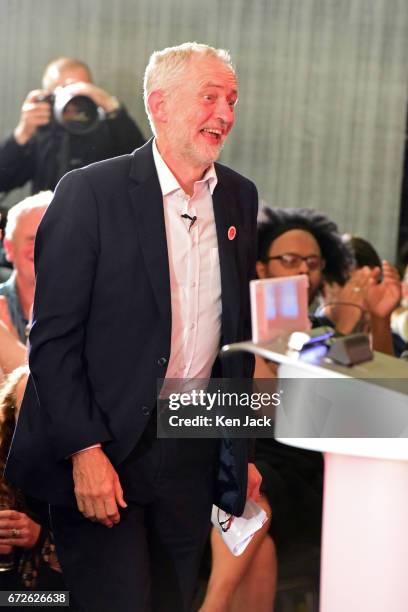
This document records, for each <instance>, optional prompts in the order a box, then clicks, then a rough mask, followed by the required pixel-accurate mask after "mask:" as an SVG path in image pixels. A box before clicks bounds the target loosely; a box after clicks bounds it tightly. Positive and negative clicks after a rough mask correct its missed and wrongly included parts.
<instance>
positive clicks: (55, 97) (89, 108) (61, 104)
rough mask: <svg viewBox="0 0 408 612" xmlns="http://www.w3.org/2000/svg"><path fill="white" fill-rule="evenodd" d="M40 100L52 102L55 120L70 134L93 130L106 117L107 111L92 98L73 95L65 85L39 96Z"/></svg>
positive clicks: (86, 132)
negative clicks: (46, 94) (48, 93)
mask: <svg viewBox="0 0 408 612" xmlns="http://www.w3.org/2000/svg"><path fill="white" fill-rule="evenodd" d="M39 101H40V102H48V103H49V104H50V106H51V108H52V112H53V117H54V119H55V121H57V122H58V123H60V124H61V125H62V126H63V127H64V128H65V129H66V130H67V132H69V133H70V134H75V135H79V136H80V135H82V134H88V133H89V132H93V131H94V130H95V129H96V128H97V126H98V124H99V122H100V121H101V120H103V119H104V118H105V111H104V110H103V109H102V108H101V107H99V106H97V105H96V104H95V102H94V101H93V100H92V98H89V97H88V96H84V95H76V96H73V95H72V94H71V93H69V92H68V91H66V90H65V88H64V87H59V88H58V89H57V90H56V91H55V93H52V94H50V95H48V96H44V97H42V98H39Z"/></svg>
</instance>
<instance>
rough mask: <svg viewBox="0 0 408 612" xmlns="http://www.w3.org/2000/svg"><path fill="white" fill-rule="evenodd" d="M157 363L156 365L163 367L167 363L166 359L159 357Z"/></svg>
mask: <svg viewBox="0 0 408 612" xmlns="http://www.w3.org/2000/svg"><path fill="white" fill-rule="evenodd" d="M157 363H158V365H159V366H165V365H166V363H167V359H166V358H165V357H160V358H159V359H158V360H157Z"/></svg>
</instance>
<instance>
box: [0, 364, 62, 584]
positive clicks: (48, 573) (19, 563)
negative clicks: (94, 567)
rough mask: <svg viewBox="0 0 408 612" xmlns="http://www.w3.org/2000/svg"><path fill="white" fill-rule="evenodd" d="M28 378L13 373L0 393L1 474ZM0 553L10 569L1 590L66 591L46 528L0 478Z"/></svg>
mask: <svg viewBox="0 0 408 612" xmlns="http://www.w3.org/2000/svg"><path fill="white" fill-rule="evenodd" d="M27 377H28V367H27V366H23V367H20V368H17V369H16V370H14V371H13V372H12V373H11V374H10V375H9V376H8V377H7V379H6V381H5V382H4V384H3V386H2V388H1V390H0V469H1V473H3V469H4V465H5V462H6V458H7V454H8V450H9V447H10V443H11V439H12V436H13V432H14V427H15V424H16V418H17V414H18V410H19V407H20V404H21V401H22V398H23V394H24V390H25V386H26V382H27ZM0 508H1V509H0V554H1V555H11V559H12V561H13V562H14V569H9V571H3V572H1V573H0V585H1V588H8V589H22V590H25V589H30V590H31V589H36V590H41V589H44V590H66V587H65V584H64V581H63V578H62V573H61V568H60V566H59V563H58V560H57V556H56V553H55V545H54V542H53V538H52V534H51V532H50V530H49V528H48V527H47V526H45V525H41V524H40V521H39V518H38V516H36V514H35V513H34V512H33V511H32V509H31V508H30V505H29V504H27V501H26V500H25V499H24V496H23V495H22V493H21V492H20V491H18V490H17V489H16V488H15V487H13V486H11V485H9V484H8V483H7V482H6V481H5V480H4V478H3V477H0Z"/></svg>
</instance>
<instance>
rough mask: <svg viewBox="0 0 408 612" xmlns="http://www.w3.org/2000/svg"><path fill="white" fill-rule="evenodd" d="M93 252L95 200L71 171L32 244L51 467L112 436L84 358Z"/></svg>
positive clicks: (33, 347) (38, 382) (38, 360)
mask: <svg viewBox="0 0 408 612" xmlns="http://www.w3.org/2000/svg"><path fill="white" fill-rule="evenodd" d="M98 251H99V236H98V213H97V203H96V198H95V196H94V194H93V192H92V189H91V187H90V185H89V184H88V181H87V180H86V178H84V176H83V174H82V171H81V170H78V171H74V172H72V173H69V174H68V175H66V176H65V177H64V178H63V179H62V181H61V182H60V184H59V185H58V187H57V189H56V192H55V196H54V199H53V201H52V203H51V204H50V206H49V208H48V210H47V212H46V213H45V215H44V218H43V220H42V222H41V224H40V227H39V229H38V232H37V237H36V245H35V267H36V276H37V280H36V292H35V299H34V311H33V327H32V331H31V334H30V352H29V363H30V370H31V373H32V376H33V381H34V384H35V388H36V392H37V396H38V400H39V405H40V409H41V410H43V411H45V413H46V420H47V433H48V435H49V438H50V440H51V443H52V444H53V449H54V454H55V457H56V459H57V460H59V459H64V458H65V457H67V456H69V455H72V454H73V453H74V452H76V451H78V450H81V449H83V448H86V447H87V446H91V445H93V444H95V443H98V442H101V443H103V442H106V441H108V440H109V439H111V437H112V436H111V433H110V431H109V429H108V426H107V424H106V422H105V420H104V418H103V415H102V413H101V411H100V409H99V407H98V405H97V404H96V402H95V400H94V398H93V396H92V389H91V387H90V384H89V380H88V378H87V372H86V362H85V358H84V347H85V340H86V325H87V319H88V316H89V311H90V305H91V299H92V291H93V283H94V277H95V272H96V266H97V263H98Z"/></svg>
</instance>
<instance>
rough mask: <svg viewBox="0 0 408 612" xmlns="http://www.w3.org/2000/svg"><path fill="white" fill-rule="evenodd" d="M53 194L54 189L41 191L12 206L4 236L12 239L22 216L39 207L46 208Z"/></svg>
mask: <svg viewBox="0 0 408 612" xmlns="http://www.w3.org/2000/svg"><path fill="white" fill-rule="evenodd" d="M53 195H54V194H53V193H52V191H40V192H39V193H36V194H35V195H32V196H29V197H28V198H25V199H24V200H22V201H21V202H19V203H18V204H15V205H14V206H12V207H11V208H10V209H9V211H8V213H7V223H6V228H5V230H4V237H5V238H6V239H7V240H12V239H13V236H14V232H15V231H16V227H17V225H18V220H19V219H20V217H22V216H23V215H26V214H28V213H29V212H31V211H32V210H35V209H38V208H44V210H45V209H46V208H47V206H48V204H49V203H50V202H51V200H52V198H53Z"/></svg>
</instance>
